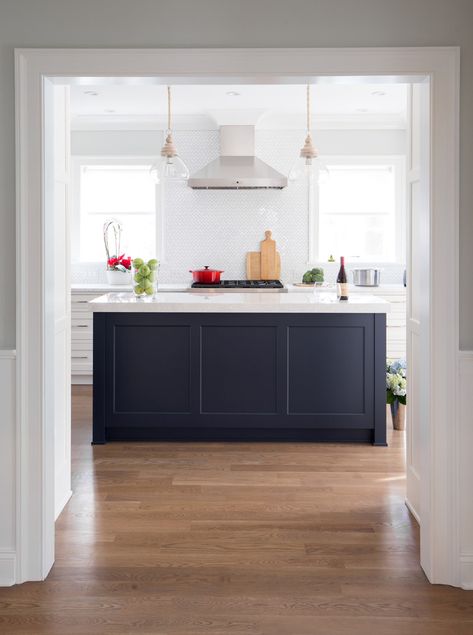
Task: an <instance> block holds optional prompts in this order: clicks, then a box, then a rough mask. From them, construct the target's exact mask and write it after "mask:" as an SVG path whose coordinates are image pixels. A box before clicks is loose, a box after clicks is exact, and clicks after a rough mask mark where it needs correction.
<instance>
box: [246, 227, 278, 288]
mask: <svg viewBox="0 0 473 635" xmlns="http://www.w3.org/2000/svg"><path fill="white" fill-rule="evenodd" d="M268 234H269V240H272V239H271V232H266V238H265V240H263V241H262V242H261V246H262V249H263V243H266V239H267V238H268ZM272 242H273V243H274V247H275V246H276V243H275V241H274V240H272ZM268 246H269V249H270V250H271V249H272V245H271V244H269V245H267V244H265V245H264V248H266V247H268ZM269 255H270V258H269V262H271V260H272V259H273V258H272V255H271V254H269ZM266 262H267V263H268V259H266ZM246 277H247V278H248V280H279V278H280V277H281V256H280V254H279V252H278V251H275V256H274V264H273V265H272V268H270V269H269V270H268V269H267V270H266V275H265V276H263V272H262V251H249V252H248V253H247V254H246Z"/></svg>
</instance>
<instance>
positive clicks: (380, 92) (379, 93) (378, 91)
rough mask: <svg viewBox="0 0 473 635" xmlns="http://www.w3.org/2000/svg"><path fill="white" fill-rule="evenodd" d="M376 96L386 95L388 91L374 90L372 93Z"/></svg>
mask: <svg viewBox="0 0 473 635" xmlns="http://www.w3.org/2000/svg"><path fill="white" fill-rule="evenodd" d="M371 94H372V95H373V96H374V97H384V96H385V95H386V93H385V92H384V90H374V91H373V92H372V93H371Z"/></svg>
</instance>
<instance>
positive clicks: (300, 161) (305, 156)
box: [289, 84, 318, 181]
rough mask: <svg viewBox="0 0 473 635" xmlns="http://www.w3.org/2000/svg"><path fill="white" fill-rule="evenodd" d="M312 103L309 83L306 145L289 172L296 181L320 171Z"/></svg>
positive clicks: (290, 177) (290, 176)
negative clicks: (315, 142) (313, 126)
mask: <svg viewBox="0 0 473 635" xmlns="http://www.w3.org/2000/svg"><path fill="white" fill-rule="evenodd" d="M310 108H311V103H310V84H307V90H306V110H307V113H306V114H307V135H306V138H305V143H304V146H303V147H302V148H301V151H300V153H299V157H298V158H297V161H296V162H295V163H294V165H293V166H292V168H291V171H290V172H289V179H290V180H291V181H295V180H298V179H301V178H304V177H307V176H313V175H314V174H315V173H316V172H318V166H317V161H316V160H315V159H316V158H317V156H318V152H317V150H316V148H315V146H314V144H313V142H312V135H311V110H310Z"/></svg>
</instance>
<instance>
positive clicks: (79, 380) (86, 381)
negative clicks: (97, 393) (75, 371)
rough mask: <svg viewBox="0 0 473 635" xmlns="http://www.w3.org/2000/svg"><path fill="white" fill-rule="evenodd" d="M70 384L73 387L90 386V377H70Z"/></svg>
mask: <svg viewBox="0 0 473 635" xmlns="http://www.w3.org/2000/svg"><path fill="white" fill-rule="evenodd" d="M71 384H73V385H86V386H87V385H91V384H92V375H72V377H71Z"/></svg>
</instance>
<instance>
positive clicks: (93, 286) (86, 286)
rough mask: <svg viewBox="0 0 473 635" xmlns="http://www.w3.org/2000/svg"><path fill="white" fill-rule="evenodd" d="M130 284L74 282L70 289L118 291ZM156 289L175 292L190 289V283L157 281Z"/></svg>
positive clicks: (95, 291)
mask: <svg viewBox="0 0 473 635" xmlns="http://www.w3.org/2000/svg"><path fill="white" fill-rule="evenodd" d="M130 290H131V284H108V283H107V282H75V283H74V284H71V291H72V292H73V293H74V292H75V293H108V292H110V293H112V292H115V293H118V292H120V291H130ZM158 291H159V293H162V292H166V293H167V292H170V293H173V292H174V293H175V292H178V291H190V284H186V283H185V282H181V283H176V284H168V283H163V284H162V283H158Z"/></svg>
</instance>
